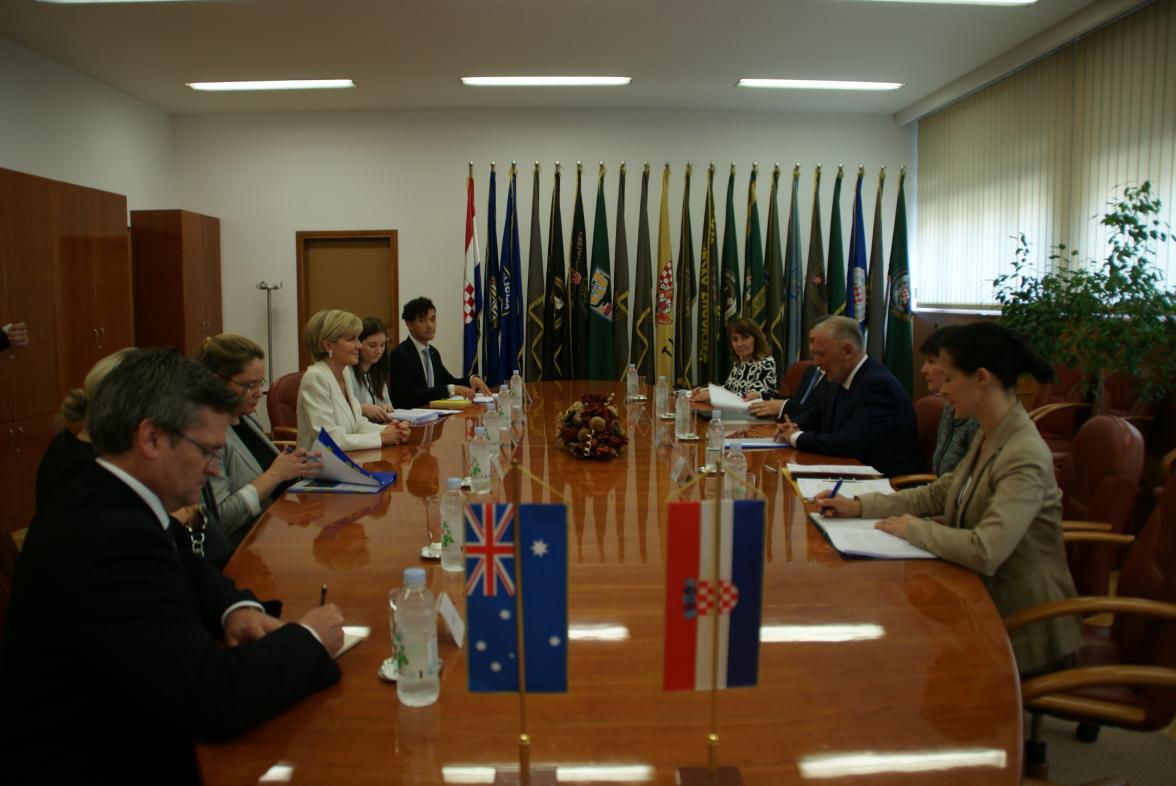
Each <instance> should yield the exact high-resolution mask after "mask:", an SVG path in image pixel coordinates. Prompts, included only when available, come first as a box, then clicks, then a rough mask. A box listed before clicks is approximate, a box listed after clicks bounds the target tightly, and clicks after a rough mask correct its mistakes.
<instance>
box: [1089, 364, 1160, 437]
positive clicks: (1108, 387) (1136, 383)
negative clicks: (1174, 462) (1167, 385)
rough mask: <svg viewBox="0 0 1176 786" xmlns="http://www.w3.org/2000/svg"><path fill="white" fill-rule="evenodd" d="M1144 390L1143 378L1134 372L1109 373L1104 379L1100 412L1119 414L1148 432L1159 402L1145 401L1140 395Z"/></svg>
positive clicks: (1102, 413)
mask: <svg viewBox="0 0 1176 786" xmlns="http://www.w3.org/2000/svg"><path fill="white" fill-rule="evenodd" d="M1142 391H1143V380H1142V379H1140V378H1139V377H1138V376H1136V375H1134V374H1110V375H1108V376H1107V378H1106V379H1104V380H1103V386H1102V398H1100V399H1099V402H1098V414H1100V415H1118V416H1120V417H1122V418H1126V419H1127V420H1129V421H1130V422H1131V423H1132V424H1134V425H1135V426H1136V427H1138V428H1139V429H1140V430H1141V431H1145V432H1146V431H1147V430H1148V429H1149V428H1150V424H1151V421H1152V420H1153V419H1154V417H1155V414H1156V409H1158V407H1159V402H1158V401H1145V400H1144V399H1143V398H1141V397H1140V393H1141V392H1142Z"/></svg>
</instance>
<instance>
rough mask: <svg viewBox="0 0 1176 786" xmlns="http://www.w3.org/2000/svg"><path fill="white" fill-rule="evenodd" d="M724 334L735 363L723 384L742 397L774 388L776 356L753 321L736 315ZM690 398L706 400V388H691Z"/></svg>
mask: <svg viewBox="0 0 1176 786" xmlns="http://www.w3.org/2000/svg"><path fill="white" fill-rule="evenodd" d="M727 337H728V339H729V340H730V342H731V354H732V355H734V357H735V364H734V365H733V366H731V373H730V374H728V375H727V381H726V382H724V383H723V387H725V388H726V389H727V390H730V391H731V392H732V393H738V394H739V395H740V396H743V397H745V398H748V397H755V398H758V397H759V396H760V395H762V394H763V393H764V392H765V391H769V390H775V389H776V359H775V358H774V357H772V353H771V351H770V350H769V349H768V340H767V339H766V338H764V332H763V331H762V330H760V329H759V326H758V325H756V324H755V322H753V321H751V320H750V319H747V318H746V317H737V318H735V319H732V320H731V321H730V322H728V323H727ZM690 398H691V399H692V400H693V401H710V392H709V391H708V390H707V389H706V388H695V389H694V392H693V393H692V394H691V396H690Z"/></svg>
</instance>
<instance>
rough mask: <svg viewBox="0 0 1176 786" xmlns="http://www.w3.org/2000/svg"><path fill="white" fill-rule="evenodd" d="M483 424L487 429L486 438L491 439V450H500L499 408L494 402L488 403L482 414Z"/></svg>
mask: <svg viewBox="0 0 1176 786" xmlns="http://www.w3.org/2000/svg"><path fill="white" fill-rule="evenodd" d="M482 426H483V427H484V428H485V429H486V439H488V440H489V441H490V449H491V451H492V452H493V451H495V450H498V408H497V407H495V406H494V403H493V402H491V403H490V404H487V405H486V413H485V414H484V415H482Z"/></svg>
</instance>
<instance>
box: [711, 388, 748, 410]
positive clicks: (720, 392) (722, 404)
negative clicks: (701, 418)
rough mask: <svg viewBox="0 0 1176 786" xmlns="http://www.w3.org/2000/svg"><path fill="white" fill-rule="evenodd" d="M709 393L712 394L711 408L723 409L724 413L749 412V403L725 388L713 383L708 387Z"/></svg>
mask: <svg viewBox="0 0 1176 786" xmlns="http://www.w3.org/2000/svg"><path fill="white" fill-rule="evenodd" d="M707 392H709V393H710V403H711V406H712V407H714V408H715V409H721V410H723V411H724V412H743V413H746V412H747V402H746V401H744V400H743V398H742V397H741V396H739V395H737V394H735V393H732V392H731V391H729V390H727V389H726V388H725V387H723V386H721V385H716V384H715V383H713V382H712V383H711V384H710V385H709V386H708V387H707Z"/></svg>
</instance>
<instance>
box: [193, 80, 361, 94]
mask: <svg viewBox="0 0 1176 786" xmlns="http://www.w3.org/2000/svg"><path fill="white" fill-rule="evenodd" d="M187 84H188V87H190V88H192V89H193V90H207V91H213V92H217V91H233V90H328V89H338V88H344V87H355V82H353V81H351V80H350V79H268V80H259V81H252V82H188V83H187Z"/></svg>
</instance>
